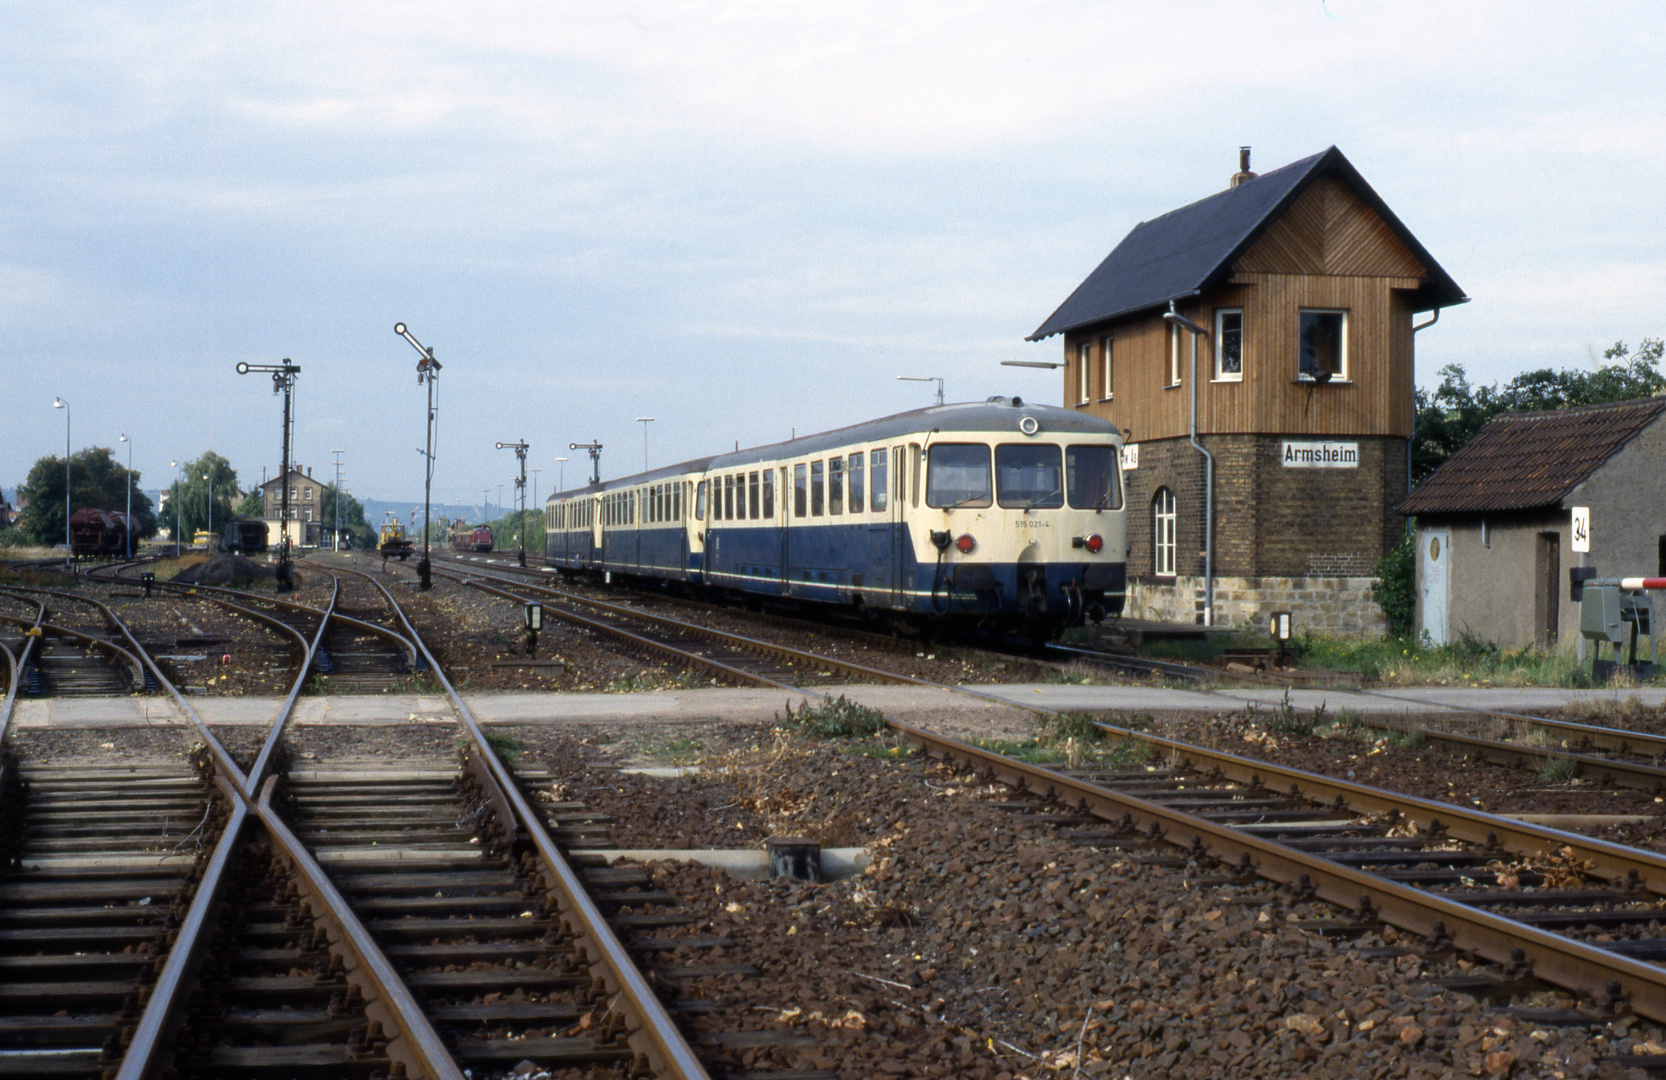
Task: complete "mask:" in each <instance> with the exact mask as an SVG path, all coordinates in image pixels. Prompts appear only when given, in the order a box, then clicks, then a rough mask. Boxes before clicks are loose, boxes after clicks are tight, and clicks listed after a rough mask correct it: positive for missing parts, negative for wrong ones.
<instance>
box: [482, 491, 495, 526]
mask: <svg viewBox="0 0 1666 1080" xmlns="http://www.w3.org/2000/svg"><path fill="white" fill-rule="evenodd" d="M491 496H492V489H491V488H481V489H480V520H481V521H482V522H488V521H491V520H492V497H491Z"/></svg>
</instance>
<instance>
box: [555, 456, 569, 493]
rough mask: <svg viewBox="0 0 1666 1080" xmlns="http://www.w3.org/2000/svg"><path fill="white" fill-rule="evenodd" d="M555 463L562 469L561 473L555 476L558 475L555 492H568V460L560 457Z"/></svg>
mask: <svg viewBox="0 0 1666 1080" xmlns="http://www.w3.org/2000/svg"><path fill="white" fill-rule="evenodd" d="M555 463H556V465H558V466H559V467H560V469H561V471H560V472H558V473H556V474H555V475H556V481H555V490H557V491H566V490H567V459H566V458H564V457H558V458H556V459H555Z"/></svg>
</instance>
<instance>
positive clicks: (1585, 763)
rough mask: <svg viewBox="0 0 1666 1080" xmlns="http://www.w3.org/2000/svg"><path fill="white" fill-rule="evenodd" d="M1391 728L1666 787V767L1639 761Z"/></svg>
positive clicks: (1511, 758)
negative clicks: (1567, 764) (1559, 762)
mask: <svg viewBox="0 0 1666 1080" xmlns="http://www.w3.org/2000/svg"><path fill="white" fill-rule="evenodd" d="M1372 726H1373V727H1377V726H1382V725H1372ZM1388 730H1395V731H1404V732H1408V733H1415V734H1418V735H1421V736H1422V737H1423V739H1424V741H1425V742H1428V743H1430V744H1433V745H1435V746H1439V747H1443V748H1445V749H1447V750H1451V751H1453V752H1454V753H1458V754H1461V755H1462V756H1463V757H1465V758H1473V759H1479V760H1481V761H1486V762H1490V763H1492V764H1494V765H1507V766H1511V767H1520V768H1542V767H1543V766H1545V765H1547V764H1549V763H1550V762H1552V761H1565V762H1568V763H1569V764H1570V765H1571V766H1572V767H1573V770H1574V772H1573V775H1575V776H1581V777H1591V778H1595V779H1596V780H1597V781H1598V782H1599V783H1603V784H1618V785H1619V786H1621V787H1628V788H1637V789H1641V790H1643V791H1666V769H1662V768H1659V767H1658V766H1654V765H1645V764H1643V763H1642V762H1639V761H1627V760H1626V759H1624V758H1608V757H1597V756H1595V755H1592V754H1581V753H1577V752H1575V751H1571V750H1558V749H1553V748H1550V747H1542V746H1528V745H1526V744H1525V743H1514V742H1505V741H1503V740H1500V739H1483V738H1481V737H1480V736H1478V735H1462V734H1459V733H1458V732H1455V731H1438V730H1434V729H1431V728H1426V727H1402V726H1400V725H1389V726H1388ZM1626 734H1635V733H1626ZM1621 741H1622V742H1623V740H1621Z"/></svg>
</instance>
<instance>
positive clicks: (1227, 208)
mask: <svg viewBox="0 0 1666 1080" xmlns="http://www.w3.org/2000/svg"><path fill="white" fill-rule="evenodd" d="M1265 182H1270V184H1269V187H1268V188H1264V189H1261V190H1260V191H1258V192H1252V194H1253V195H1255V196H1256V197H1255V198H1253V199H1252V198H1241V197H1240V196H1239V195H1238V193H1239V192H1243V191H1248V190H1250V189H1253V188H1256V187H1257V185H1261V184H1263V183H1265ZM1235 200H1236V205H1235V202H1234V201H1235ZM1165 245H1166V247H1167V248H1168V249H1169V250H1168V252H1167V254H1165V253H1164V248H1165ZM1131 246H1132V248H1133V250H1129V249H1130V247H1131ZM1165 292H1166V293H1167V294H1168V295H1163V294H1164V293H1165ZM1465 299H1466V298H1465V297H1464V296H1463V294H1462V292H1461V290H1459V289H1458V288H1457V286H1456V284H1455V283H1453V282H1452V281H1451V279H1450V278H1449V277H1447V276H1446V274H1445V272H1444V271H1443V270H1441V269H1440V267H1439V266H1438V265H1436V264H1435V263H1434V260H1433V259H1432V258H1431V257H1430V256H1429V255H1428V253H1427V252H1426V251H1424V250H1423V248H1422V247H1421V245H1419V244H1418V243H1417V241H1416V239H1415V238H1414V237H1412V236H1411V234H1410V233H1409V232H1408V231H1407V230H1406V229H1405V227H1404V226H1403V225H1401V224H1400V222H1399V221H1398V219H1396V218H1395V217H1394V216H1393V214H1392V213H1391V212H1390V211H1388V209H1387V207H1386V206H1384V205H1383V204H1382V202H1381V200H1380V199H1378V198H1377V197H1376V195H1375V194H1374V193H1373V192H1371V191H1370V189H1369V187H1368V186H1366V185H1365V183H1364V181H1363V180H1362V179H1360V178H1359V177H1358V174H1357V173H1355V172H1354V171H1353V169H1352V167H1351V166H1349V165H1348V164H1347V162H1346V160H1345V159H1343V158H1342V157H1341V154H1340V152H1338V151H1336V150H1335V148H1332V149H1331V150H1329V151H1327V152H1326V153H1325V154H1321V155H1317V156H1316V157H1314V158H1309V159H1306V160H1305V161H1302V162H1297V163H1296V164H1294V165H1290V166H1286V167H1285V168H1283V169H1280V170H1276V171H1275V172H1273V173H1268V174H1266V175H1265V176H1263V177H1259V178H1255V179H1253V180H1250V181H1249V182H1247V183H1245V184H1244V185H1242V187H1240V188H1235V189H1232V190H1230V191H1227V192H1224V193H1221V194H1220V195H1217V196H1213V197H1211V199H1208V200H1204V202H1202V203H1198V204H1194V205H1193V206H1192V207H1186V208H1183V209H1182V210H1179V211H1175V212H1174V214H1171V215H1167V216H1166V217H1165V219H1159V221H1158V222H1155V223H1147V224H1142V225H1141V226H1140V227H1139V228H1137V229H1135V230H1134V232H1133V233H1131V234H1130V235H1129V237H1128V239H1127V240H1125V241H1124V242H1123V244H1122V245H1119V247H1118V248H1117V250H1116V251H1114V252H1112V254H1111V256H1109V257H1108V258H1107V259H1106V261H1105V263H1103V264H1101V266H1100V268H1099V269H1098V270H1096V271H1095V272H1094V275H1092V276H1090V278H1089V279H1088V280H1087V281H1084V282H1083V284H1082V286H1080V287H1079V288H1078V289H1077V291H1076V293H1073V294H1072V296H1071V298H1070V299H1069V300H1067V301H1066V303H1065V304H1064V305H1061V307H1060V309H1059V311H1057V312H1055V313H1054V316H1053V317H1052V318H1051V319H1049V320H1048V322H1047V323H1046V324H1043V326H1042V328H1041V329H1040V330H1038V331H1037V332H1036V334H1035V335H1032V338H1035V339H1039V338H1041V337H1046V336H1050V335H1051V334H1052V333H1062V334H1063V335H1064V360H1065V369H1064V390H1065V393H1064V400H1065V404H1066V405H1071V406H1075V407H1076V408H1080V409H1086V410H1088V411H1090V412H1092V413H1094V414H1097V415H1100V416H1104V417H1106V418H1108V419H1110V420H1112V421H1113V422H1115V423H1116V424H1118V425H1119V426H1120V427H1122V428H1125V429H1127V430H1128V431H1130V432H1131V435H1132V439H1133V440H1134V441H1145V440H1147V439H1158V438H1172V437H1177V436H1184V435H1185V434H1186V433H1187V431H1188V426H1189V418H1190V415H1191V387H1190V381H1191V378H1192V375H1191V368H1192V359H1191V349H1192V341H1191V335H1190V334H1189V333H1187V332H1185V331H1184V330H1182V329H1180V328H1179V327H1176V326H1173V325H1172V324H1170V323H1169V322H1167V321H1165V320H1164V319H1163V313H1164V312H1165V311H1167V310H1168V308H1169V305H1170V304H1171V303H1172V304H1173V305H1174V309H1175V310H1176V311H1177V312H1178V313H1179V314H1180V315H1183V316H1185V317H1186V318H1187V319H1189V320H1191V321H1192V322H1193V323H1195V324H1197V325H1199V326H1201V327H1203V328H1204V329H1205V330H1206V331H1208V333H1207V335H1206V336H1199V337H1198V339H1197V343H1196V344H1197V361H1196V369H1197V381H1198V387H1197V390H1198V394H1197V426H1198V431H1199V432H1200V433H1204V434H1229V433H1245V434H1248V433H1276V434H1291V435H1311V436H1317V437H1331V436H1335V437H1344V436H1369V435H1383V436H1396V437H1402V438H1404V437H1409V436H1410V435H1411V433H1412V422H1413V401H1412V394H1413V378H1414V372H1413V345H1412V337H1413V334H1412V325H1413V318H1414V315H1415V314H1416V313H1417V312H1419V311H1427V310H1430V309H1431V308H1438V307H1442V306H1446V305H1448V304H1453V303H1461V302H1463V300H1465ZM1134 305H1138V306H1137V307H1135V306H1134ZM1130 308H1132V309H1131V310H1130ZM1304 328H1305V332H1306V334H1305V336H1306V340H1307V347H1306V348H1305V349H1304V347H1303V343H1304ZM1234 346H1236V349H1234ZM1234 352H1236V356H1235V357H1234ZM1084 367H1085V371H1084ZM1315 369H1323V370H1328V371H1329V372H1330V378H1329V381H1328V382H1325V381H1321V380H1319V379H1315V378H1312V377H1311V375H1310V373H1311V372H1312V371H1314V370H1315ZM1084 376H1085V377H1084Z"/></svg>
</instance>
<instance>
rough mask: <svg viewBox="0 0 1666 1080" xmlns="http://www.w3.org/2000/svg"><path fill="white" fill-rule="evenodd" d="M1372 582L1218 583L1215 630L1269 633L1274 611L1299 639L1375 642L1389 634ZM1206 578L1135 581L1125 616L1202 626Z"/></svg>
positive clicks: (1312, 579) (1308, 579)
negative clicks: (1287, 616)
mask: <svg viewBox="0 0 1666 1080" xmlns="http://www.w3.org/2000/svg"><path fill="white" fill-rule="evenodd" d="M1376 580H1377V579H1376V578H1370V577H1255V578H1242V577H1217V578H1216V579H1215V617H1214V619H1213V624H1214V625H1215V626H1232V627H1243V628H1245V629H1250V630H1257V631H1260V632H1262V633H1265V632H1266V631H1267V628H1268V625H1269V624H1270V622H1271V619H1272V614H1273V612H1275V611H1288V612H1290V618H1291V628H1292V630H1293V632H1294V633H1296V634H1297V635H1300V634H1305V633H1312V634H1316V635H1319V636H1321V637H1338V638H1373V637H1382V636H1383V634H1384V633H1385V632H1386V631H1387V629H1388V627H1387V623H1386V622H1385V621H1384V620H1383V613H1382V610H1381V609H1380V608H1378V607H1377V603H1376V601H1375V600H1373V599H1372V598H1371V586H1372V585H1373V584H1374V583H1375V582H1376ZM1203 605H1204V584H1203V578H1202V576H1197V577H1187V576H1181V577H1175V578H1149V577H1147V578H1135V579H1132V580H1130V581H1129V582H1128V603H1127V606H1126V607H1125V608H1124V609H1123V614H1124V615H1125V616H1127V617H1128V618H1131V619H1154V620H1157V621H1159V622H1181V623H1197V622H1200V621H1202V616H1203Z"/></svg>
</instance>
